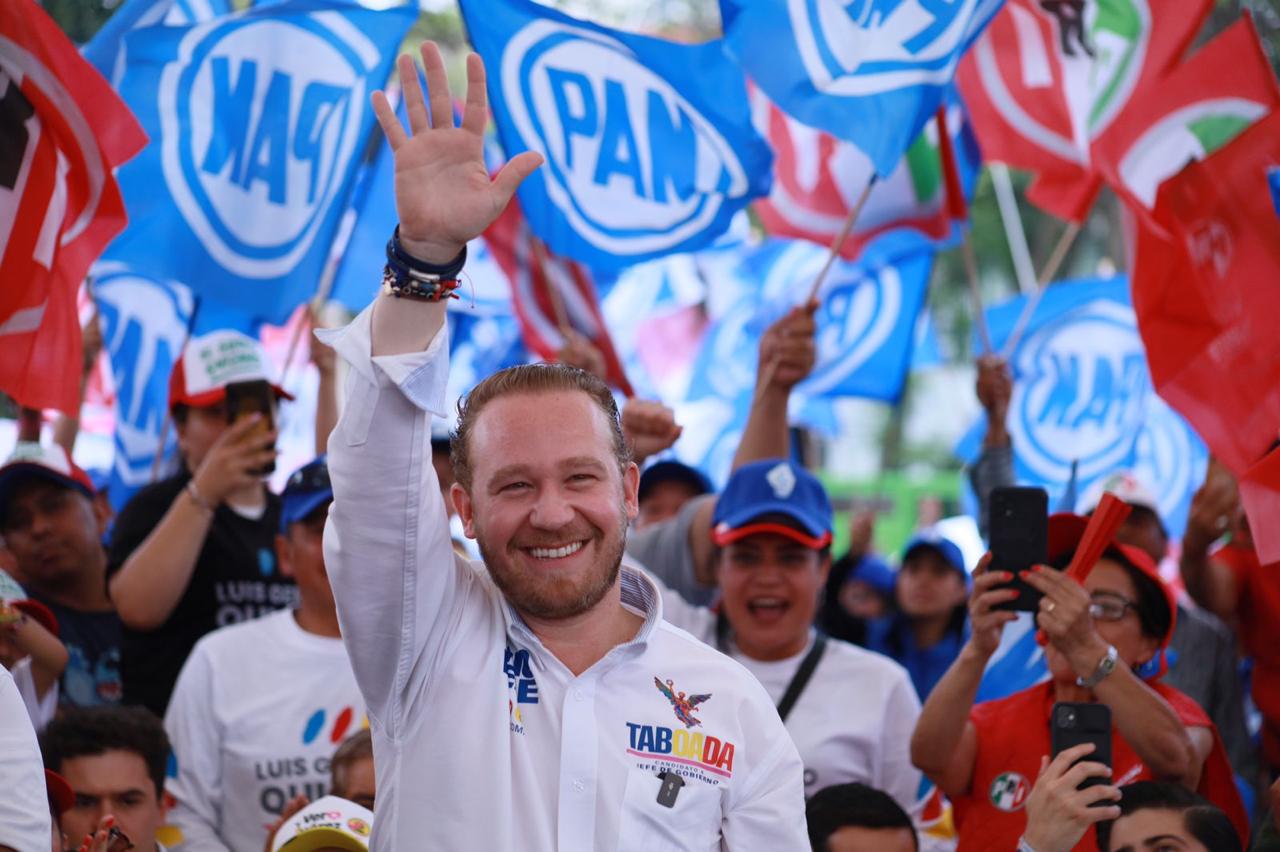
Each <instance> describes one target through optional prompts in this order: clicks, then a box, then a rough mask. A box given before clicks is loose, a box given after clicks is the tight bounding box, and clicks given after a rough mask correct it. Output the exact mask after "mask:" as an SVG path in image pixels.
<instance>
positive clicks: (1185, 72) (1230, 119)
mask: <svg viewBox="0 0 1280 852" xmlns="http://www.w3.org/2000/svg"><path fill="white" fill-rule="evenodd" d="M1277 107H1280V87H1278V86H1277V84H1276V79H1275V75H1274V74H1272V72H1271V65H1270V63H1269V62H1268V61H1267V57H1266V55H1265V54H1264V53H1263V52H1262V45H1261V43H1260V42H1259V40H1258V34H1257V31H1256V30H1255V29H1254V26H1253V19H1252V18H1251V17H1250V16H1249V15H1248V13H1246V14H1245V15H1243V16H1242V17H1241V18H1240V19H1239V20H1238V21H1236V22H1235V23H1234V24H1232V25H1231V26H1230V27H1228V28H1227V29H1226V30H1224V31H1223V32H1222V33H1220V34H1219V35H1217V36H1216V37H1215V38H1214V39H1213V40H1212V41H1210V42H1209V43H1208V44H1206V45H1205V46H1204V47H1202V48H1201V49H1200V50H1198V51H1196V53H1195V54H1194V55H1193V56H1191V57H1190V58H1189V59H1187V60H1186V61H1185V62H1183V63H1182V64H1181V65H1178V66H1177V67H1175V68H1173V69H1171V70H1170V71H1169V72H1168V73H1166V74H1164V75H1162V76H1161V77H1160V78H1159V79H1158V80H1154V81H1152V82H1151V83H1150V84H1149V85H1148V87H1147V88H1146V89H1144V91H1143V92H1142V95H1141V97H1139V98H1136V99H1135V100H1134V101H1133V102H1132V103H1131V104H1129V106H1128V107H1127V108H1126V109H1125V110H1124V111H1123V112H1122V113H1121V114H1120V115H1119V117H1118V118H1117V119H1116V120H1115V121H1114V122H1113V123H1112V124H1111V126H1110V127H1108V128H1107V130H1106V132H1105V133H1103V134H1102V135H1101V136H1100V137H1099V138H1098V139H1097V140H1095V141H1094V143H1093V162H1094V165H1095V166H1096V167H1097V169H1098V170H1099V172H1100V173H1101V174H1102V175H1103V176H1104V178H1105V179H1106V181H1107V183H1108V184H1109V185H1110V186H1111V187H1112V189H1113V190H1115V191H1116V193H1117V194H1119V195H1120V196H1121V197H1122V198H1124V199H1125V200H1126V201H1127V202H1128V203H1129V204H1131V205H1133V206H1136V207H1140V208H1145V209H1148V210H1149V209H1150V208H1151V207H1152V206H1153V205H1154V204H1155V199H1156V190H1157V188H1158V187H1159V186H1160V183H1161V181H1163V180H1164V179H1165V178H1168V177H1171V176H1172V175H1173V174H1174V173H1176V172H1177V171H1178V169H1180V168H1181V167H1182V166H1183V165H1184V164H1185V163H1186V162H1187V161H1188V160H1199V159H1203V158H1204V157H1205V156H1207V155H1208V154H1210V153H1212V152H1213V151H1216V150H1217V149H1218V148H1220V147H1222V145H1223V144H1225V143H1226V142H1227V141H1229V140H1230V139H1232V138H1233V137H1235V136H1236V135H1237V134H1239V133H1240V132H1241V131H1242V130H1244V129H1245V128H1246V127H1248V126H1249V125H1251V124H1253V123H1254V122H1255V121H1258V120H1259V119H1261V118H1262V117H1263V116H1265V115H1266V114H1267V113H1269V112H1271V111H1272V110H1274V109H1276V108H1277Z"/></svg>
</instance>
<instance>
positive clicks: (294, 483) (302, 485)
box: [280, 456, 333, 532]
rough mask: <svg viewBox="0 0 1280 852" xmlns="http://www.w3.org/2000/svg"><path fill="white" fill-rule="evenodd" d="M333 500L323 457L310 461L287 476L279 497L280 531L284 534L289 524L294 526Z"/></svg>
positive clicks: (327, 466) (326, 465)
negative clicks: (287, 478)
mask: <svg viewBox="0 0 1280 852" xmlns="http://www.w3.org/2000/svg"><path fill="white" fill-rule="evenodd" d="M332 499H333V485H332V484H330V482H329V465H328V463H327V462H326V461H325V457H324V456H320V457H319V458H317V459H315V461H310V462H307V463H306V464H304V465H303V466H302V467H300V468H298V469H297V470H295V471H294V472H293V473H292V474H290V475H289V480H288V481H287V482H286V483H285V486H284V492H283V493H282V494H281V495H280V502H281V504H282V505H281V508H280V531H281V532H286V531H288V529H289V525H290V524H296V523H297V522H298V521H301V520H303V519H305V518H306V517H307V516H308V515H310V514H311V513H312V512H314V511H315V510H316V509H319V508H320V507H321V506H323V505H324V504H325V503H328V502H329V501H330V500H332Z"/></svg>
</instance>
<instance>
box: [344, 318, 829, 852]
mask: <svg viewBox="0 0 1280 852" xmlns="http://www.w3.org/2000/svg"><path fill="white" fill-rule="evenodd" d="M370 313H371V312H370V311H369V310H366V311H365V312H364V313H363V314H361V315H360V316H359V317H357V319H356V320H355V321H354V322H353V323H352V324H351V325H350V326H348V327H347V328H345V329H343V330H342V331H339V332H337V333H335V334H332V335H329V336H326V340H327V341H329V342H331V343H332V344H334V345H335V348H336V349H337V351H338V354H339V355H341V356H342V357H343V358H344V359H345V360H346V361H347V362H348V363H349V364H350V366H351V369H350V372H349V374H348V380H347V400H346V404H345V406H344V408H343V413H342V418H341V420H340V421H339V424H338V426H337V429H336V430H335V431H334V433H333V435H332V436H331V437H330V439H329V472H330V476H331V478H332V480H333V490H334V502H333V506H332V508H331V509H330V512H329V523H328V525H327V526H326V529H325V542H324V544H325V563H326V565H327V566H328V569H329V577H330V581H331V582H332V584H333V588H334V598H335V600H336V601H337V603H338V617H339V620H340V622H341V624H342V634H343V641H345V642H346V645H347V650H348V653H349V654H350V655H351V659H352V667H353V669H354V670H355V674H356V681H357V682H358V683H359V684H360V689H361V691H362V692H363V693H364V696H365V699H366V700H367V702H368V707H369V722H370V727H371V729H372V731H373V744H374V765H375V767H376V772H377V784H378V810H377V816H378V818H377V820H376V821H375V824H374V831H373V838H372V848H373V849H375V850H391V849H394V850H416V849H459V850H461V849H477V850H507V849H519V850H523V852H538V850H547V852H550V850H564V851H565V852H570V850H615V849H616V850H624V851H625V850H656V849H691V850H714V849H721V848H728V849H734V850H752V849H759V850H770V852H773V850H803V849H808V840H807V835H806V830H805V822H804V799H803V785H802V780H801V772H802V767H801V764H800V759H799V757H798V755H797V754H796V750H795V746H794V745H792V743H791V740H790V738H789V737H787V736H786V734H785V729H784V728H783V727H782V723H781V721H780V720H779V719H778V714H777V711H776V710H775V709H774V707H773V705H772V703H771V702H770V701H769V697H768V695H766V694H765V692H764V690H763V689H762V688H761V687H760V685H759V683H757V682H756V680H755V679H754V678H752V677H751V676H750V675H749V674H748V673H747V672H746V671H745V670H744V669H743V668H742V667H741V666H739V665H737V664H736V663H734V662H732V661H731V660H729V659H727V658H726V657H724V656H723V655H722V654H719V653H718V652H716V651H714V650H713V649H711V648H708V647H707V646H706V645H704V644H703V643H701V642H699V641H697V640H695V639H693V638H692V637H691V636H689V635H688V634H687V633H685V632H684V631H681V630H678V629H676V628H674V627H672V626H670V625H669V624H667V623H665V622H663V621H662V618H661V614H662V604H661V601H660V599H659V597H658V592H657V589H656V588H655V587H654V586H653V585H652V584H651V583H650V582H649V581H648V580H647V579H646V578H645V577H644V576H643V575H642V574H640V573H638V572H634V571H632V570H630V569H625V568H624V569H623V572H622V574H621V580H620V583H621V590H622V600H623V604H624V606H626V607H628V608H629V609H630V610H632V611H633V612H635V613H636V614H638V615H641V616H642V617H643V618H644V624H643V627H642V628H641V629H640V631H639V633H638V634H637V635H636V637H635V638H634V639H633V640H632V641H630V642H627V643H625V644H622V645H619V646H617V647H615V648H614V649H613V650H612V651H610V652H609V653H608V654H607V655H605V657H604V658H603V659H601V660H600V661H599V662H597V663H596V664H595V665H594V666H592V667H591V668H590V669H588V670H587V671H586V672H583V673H582V674H581V675H579V676H577V677H575V676H574V675H573V674H572V673H571V672H570V671H569V670H568V669H567V668H565V666H564V665H563V664H562V663H561V662H560V661H559V660H558V659H557V658H556V657H555V656H554V655H552V654H551V653H549V652H548V651H547V650H546V648H545V647H543V645H542V643H541V642H540V641H539V640H538V638H537V637H536V636H535V635H534V634H533V633H532V632H531V631H530V630H529V629H528V627H527V626H526V625H525V624H524V622H523V621H522V620H521V619H520V617H519V616H518V615H517V614H516V613H515V611H514V610H513V609H512V608H511V607H510V606H509V605H508V604H507V603H506V601H505V599H504V598H503V596H502V594H501V593H500V592H499V591H498V589H497V588H496V587H495V586H494V584H493V582H492V580H490V579H489V577H488V574H487V572H486V571H485V570H484V567H483V565H480V564H478V563H473V562H468V561H466V560H463V559H460V558H455V556H454V554H453V551H452V547H451V544H450V541H449V526H448V522H447V521H446V518H445V510H444V505H443V502H442V500H441V496H440V489H439V487H438V485H437V482H436V476H435V471H434V470H433V469H432V466H431V463H430V459H431V449H430V444H429V441H430V437H431V430H430V428H429V427H430V424H429V422H428V415H427V411H432V412H434V413H436V414H437V415H441V414H442V413H443V411H444V401H443V397H444V390H445V385H446V379H447V371H448V360H447V353H448V340H447V335H446V334H445V333H443V332H442V333H440V334H438V335H437V336H436V337H435V339H434V340H433V341H432V342H431V344H430V345H429V346H428V347H427V349H426V351H425V352H420V353H413V354H409V355H399V356H385V357H379V358H372V357H371V355H370V342H369V333H370ZM655 679H656V680H657V683H655ZM667 681H670V682H671V683H672V684H673V688H674V690H675V691H676V692H677V693H684V694H686V695H689V696H692V695H709V696H710V697H709V698H707V699H704V700H703V701H702V702H701V703H699V704H698V705H697V707H696V709H695V710H694V711H693V714H692V716H693V719H694V721H692V722H691V723H690V724H685V723H683V722H681V721H680V720H679V718H678V716H677V713H676V708H675V707H674V705H673V703H672V702H671V701H669V700H668V699H667V697H666V696H665V695H664V694H663V692H662V691H660V689H659V684H662V685H663V686H664V688H665V682H667ZM685 700H687V698H686V699H685ZM660 771H672V772H675V773H677V774H678V775H680V776H681V777H683V779H684V781H685V782H686V784H685V786H684V787H683V788H682V789H681V790H680V791H679V792H678V794H677V796H676V800H675V803H674V806H673V807H664V806H663V805H662V804H659V802H658V794H659V791H660V789H661V787H662V784H663V782H662V780H660V779H659V778H658V775H657V773H658V772H660Z"/></svg>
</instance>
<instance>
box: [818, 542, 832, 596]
mask: <svg viewBox="0 0 1280 852" xmlns="http://www.w3.org/2000/svg"><path fill="white" fill-rule="evenodd" d="M830 573H831V551H830V550H827V551H825V552H823V553H822V554H820V555H819V557H818V584H819V585H821V586H822V587H823V588H826V585H827V575H828V574H830Z"/></svg>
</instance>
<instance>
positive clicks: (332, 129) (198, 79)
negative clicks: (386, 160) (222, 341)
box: [106, 0, 417, 324]
mask: <svg viewBox="0 0 1280 852" xmlns="http://www.w3.org/2000/svg"><path fill="white" fill-rule="evenodd" d="M416 16H417V12H416V10H415V9H414V8H412V7H398V8H393V9H387V10H383V11H375V10H372V9H365V8H362V7H359V6H355V5H352V4H349V3H347V2H340V0H291V1H290V2H283V3H277V4H272V5H269V6H265V7H260V8H253V9H250V10H248V11H247V12H243V13H237V14H234V15H228V16H225V17H222V18H218V19H216V20H214V21H210V22H208V23H205V24H201V25H197V26H192V27H167V26H166V27H148V28H145V29H140V30H135V31H133V32H131V33H130V34H129V35H128V36H127V37H126V39H125V42H126V47H127V50H128V62H127V66H126V69H125V74H124V78H123V80H122V81H121V84H120V92H121V95H122V96H123V97H124V99H125V100H126V101H127V102H128V104H129V106H130V107H131V108H132V109H133V110H134V113H135V114H136V115H137V117H138V119H139V121H140V122H141V123H142V125H143V127H144V128H145V129H146V130H147V133H148V134H149V135H150V137H151V144H149V145H148V146H147V148H146V149H144V151H143V152H142V153H141V154H140V155H139V156H137V157H135V158H134V159H133V160H132V161H130V162H129V163H128V165H126V166H124V167H123V168H122V169H121V170H120V173H119V178H120V185H121V189H122V190H123V193H124V198H125V203H126V207H127V208H128V212H129V220H130V224H129V227H128V228H127V229H126V230H125V232H124V233H123V234H122V235H121V236H120V237H119V238H118V239H117V240H116V241H115V242H114V243H113V244H112V245H111V246H110V248H109V249H108V251H107V255H106V256H107V257H108V258H110V259H112V260H117V261H120V262H122V263H125V264H126V265H128V266H129V267H131V268H132V269H134V270H136V271H138V272H140V273H142V274H145V275H147V276H149V277H152V278H156V279H161V280H169V279H174V280H180V281H182V282H183V283H185V284H186V285H187V286H189V287H190V288H191V289H192V291H193V292H194V293H196V294H197V295H198V296H199V297H200V298H201V300H202V301H207V302H220V303H222V304H225V305H228V306H231V307H233V308H235V309H237V310H238V311H240V312H242V313H245V314H248V315H251V316H254V317H256V318H259V319H262V320H266V321H268V322H273V323H277V324H282V323H283V322H284V321H285V320H286V319H287V318H288V316H289V314H290V312H291V311H292V310H293V309H294V308H295V307H297V305H299V304H301V303H302V302H304V301H306V300H307V299H308V298H309V297H310V296H311V294H312V293H313V292H314V291H315V289H316V286H317V282H318V281H319V278H320V275H321V272H322V269H323V267H324V264H325V260H326V257H327V254H328V250H329V246H330V243H331V242H332V240H333V237H334V233H335V231H336V228H337V225H338V222H339V219H340V218H341V216H342V214H343V213H344V212H345V209H346V206H347V200H348V196H349V193H350V188H351V184H352V181H353V179H354V174H355V170H356V167H357V166H358V164H359V162H360V159H361V156H362V154H363V152H364V149H365V144H366V141H367V139H368V137H369V132H370V129H371V128H372V126H373V123H374V116H373V110H372V108H371V107H370V106H369V92H370V91H371V90H373V89H375V88H380V87H382V86H383V85H385V83H386V81H387V77H388V74H389V72H390V68H391V64H392V62H393V61H394V58H395V55H396V52H397V50H398V49H399V46H400V43H401V41H402V39H403V38H404V35H405V33H406V32H407V31H408V29H409V27H410V26H412V24H413V22H414V20H415V19H416Z"/></svg>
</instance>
